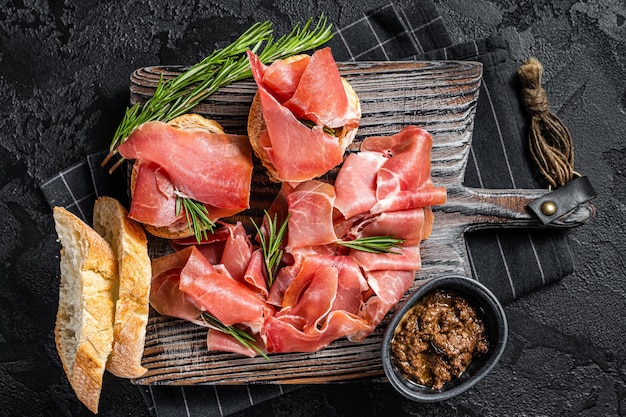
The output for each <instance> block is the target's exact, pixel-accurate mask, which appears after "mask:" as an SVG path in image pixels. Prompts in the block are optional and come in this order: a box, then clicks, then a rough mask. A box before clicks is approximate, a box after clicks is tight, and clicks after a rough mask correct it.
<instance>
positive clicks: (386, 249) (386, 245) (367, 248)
mask: <svg viewBox="0 0 626 417" xmlns="http://www.w3.org/2000/svg"><path fill="white" fill-rule="evenodd" d="M335 243H337V244H338V245H341V246H345V247H347V248H350V249H355V250H360V251H363V252H370V253H394V254H397V255H399V254H400V252H398V251H397V250H396V249H399V248H400V245H401V244H402V243H404V239H397V238H394V237H391V236H371V237H361V238H358V239H354V240H338V241H337V242H335Z"/></svg>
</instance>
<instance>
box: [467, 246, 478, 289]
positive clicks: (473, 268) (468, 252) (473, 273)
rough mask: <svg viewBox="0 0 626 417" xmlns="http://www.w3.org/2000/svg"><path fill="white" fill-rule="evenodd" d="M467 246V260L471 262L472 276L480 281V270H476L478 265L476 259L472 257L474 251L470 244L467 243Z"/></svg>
mask: <svg viewBox="0 0 626 417" xmlns="http://www.w3.org/2000/svg"><path fill="white" fill-rule="evenodd" d="M465 247H466V248H467V250H466V252H467V260H468V261H469V263H470V268H472V276H473V277H474V279H475V280H476V281H479V282H480V280H479V279H478V271H476V265H474V259H473V258H472V251H471V250H470V248H469V246H468V245H465Z"/></svg>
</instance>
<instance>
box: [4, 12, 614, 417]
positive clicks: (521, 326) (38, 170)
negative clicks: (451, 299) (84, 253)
mask: <svg viewBox="0 0 626 417" xmlns="http://www.w3.org/2000/svg"><path fill="white" fill-rule="evenodd" d="M386 2H387V1H386V0H349V1H344V2H333V1H324V0H299V1H293V0H288V1H278V0H261V1H252V0H239V1H223V0H214V1H199V0H194V1H180V2H178V1H168V2H165V1H149V0H136V1H127V2H121V1H119V2H111V1H109V2H100V1H95V0H88V1H42V0H30V1H27V0H15V1H6V0H2V1H0V144H1V147H0V224H1V225H2V226H1V227H2V229H1V233H0V262H1V265H0V274H1V275H0V317H1V321H0V415H1V416H83V415H84V416H88V415H90V413H89V412H88V411H86V409H85V408H84V407H83V406H82V405H81V404H80V403H79V402H78V401H77V400H76V399H75V397H74V394H73V393H72V391H71V389H70V388H69V384H68V383H67V381H66V379H65V376H64V375H63V372H62V369H61V366H60V361H59V359H58V357H57V354H56V351H55V347H54V340H53V334H52V329H53V327H54V318H55V314H56V308H57V299H58V295H57V291H58V279H59V278H58V259H57V257H58V245H57V243H56V241H55V239H56V235H55V233H54V228H53V222H52V218H51V211H50V208H49V207H48V206H47V204H46V202H45V200H44V198H43V195H42V194H41V192H40V190H39V187H38V184H39V183H40V182H41V181H42V180H44V179H46V178H48V177H49V176H51V175H53V174H55V173H56V172H58V171H60V170H62V169H64V168H66V167H67V166H69V165H70V164H72V163H74V162H76V161H78V160H80V159H82V158H84V157H85V156H86V155H87V154H89V153H91V152H94V151H96V150H99V149H101V148H103V147H105V146H106V145H107V144H108V142H109V140H110V137H111V136H112V134H113V132H114V130H115V127H116V125H117V123H118V122H119V121H120V119H121V116H122V114H123V111H124V109H125V106H126V104H127V102H128V99H129V93H128V85H129V76H130V73H131V72H132V71H133V70H134V69H136V68H138V67H143V66H147V65H156V64H191V63H194V62H196V61H198V60H199V59H201V58H202V57H203V56H205V55H206V54H207V53H208V52H210V51H211V50H213V49H214V48H216V47H219V46H223V45H224V44H225V43H227V42H228V41H229V40H232V39H233V38H234V37H235V36H236V35H238V34H240V33H241V32H242V31H243V30H245V29H246V28H247V27H248V26H250V25H251V24H252V23H253V22H255V21H258V20H265V19H270V20H272V21H273V22H274V23H275V26H276V30H277V32H279V33H283V32H284V31H286V30H287V29H288V28H291V27H292V26H293V24H294V23H295V22H296V21H302V20H304V19H306V18H307V17H310V16H317V15H318V14H319V13H320V12H322V11H323V12H325V13H327V14H328V15H329V16H332V19H333V20H334V21H335V22H336V23H337V24H339V25H342V24H345V23H347V22H350V21H351V20H353V19H354V18H355V17H357V16H358V15H359V13H361V12H362V11H365V10H367V9H370V8H373V7H376V6H378V5H382V4H385V3H386ZM397 3H398V4H410V2H408V1H398V2H397ZM436 4H437V6H438V8H439V11H440V13H441V15H442V16H443V18H444V20H445V22H446V25H447V26H448V29H449V31H450V33H451V35H452V36H453V38H454V39H455V40H457V41H462V40H467V39H473V38H474V39H477V38H482V37H486V36H490V35H494V34H501V35H504V36H505V37H506V38H507V40H508V41H509V43H510V45H511V47H512V54H513V57H514V58H515V59H517V60H519V61H520V62H521V61H522V60H524V59H526V58H528V57H530V56H535V57H537V58H538V59H539V60H540V61H542V62H543V64H544V67H545V74H544V86H545V87H546V89H547V90H548V93H549V96H550V103H551V107H552V108H553V109H554V110H555V111H556V113H557V114H558V115H559V116H560V117H561V118H562V119H563V120H564V121H565V123H566V124H567V125H568V126H569V128H570V130H571V132H572V135H573V137H574V144H575V156H576V169H577V170H578V171H579V172H581V173H583V174H586V175H588V176H589V177H590V178H591V180H592V182H593V184H594V186H595V188H596V191H597V192H598V194H599V195H598V197H597V198H596V200H595V204H596V206H597V208H598V215H597V218H596V219H595V220H593V222H592V223H590V224H588V225H586V226H583V227H580V228H577V229H575V230H571V231H570V232H568V237H569V239H570V242H571V247H572V250H573V252H574V255H575V258H576V269H577V271H576V273H575V275H573V276H570V277H567V278H565V279H563V280H562V281H560V282H559V283H557V284H555V285H552V286H549V287H547V288H545V289H542V290H540V291H537V292H535V293H533V294H531V295H528V296H525V297H524V298H522V299H520V300H518V301H516V302H515V303H513V304H511V305H509V306H508V307H507V308H506V312H507V314H508V318H509V323H510V335H509V344H508V346H507V349H506V352H505V354H504V356H503V358H502V360H501V362H500V363H499V365H498V366H497V367H496V368H495V369H494V371H493V372H492V373H491V374H490V375H489V376H488V377H487V378H486V379H485V380H484V381H483V382H482V383H481V384H479V385H478V386H477V387H476V388H475V389H473V390H471V391H470V392H468V393H466V394H465V395H463V396H461V397H459V398H457V399H454V400H451V401H448V402H446V403H443V404H436V405H420V404H415V403H411V402H409V401H406V400H403V399H402V398H400V397H399V395H398V394H396V393H395V392H393V391H392V389H391V388H390V387H389V386H388V385H384V384H383V385H380V384H379V385H377V384H347V385H342V386H337V385H333V386H330V387H327V386H313V387H310V388H306V389H302V390H298V391H296V392H294V393H291V394H287V395H285V396H283V397H282V398H280V399H277V400H274V401H271V402H269V403H265V404H261V405H258V406H256V407H255V408H252V409H250V410H248V411H246V412H244V413H241V414H239V415H240V416H264V415H276V416H318V415H319V416H321V415H323V416H348V415H359V416H379V415H390V416H392V415H393V416H401V415H406V416H427V415H428V416H464V415H469V416H504V415H531V416H612V415H621V414H624V415H626V335H625V333H626V324H625V323H624V316H625V312H626V267H625V265H624V260H623V257H622V256H623V253H624V252H625V250H626V239H625V238H624V228H625V226H624V225H625V224H626V213H625V212H626V205H625V204H626V162H625V158H626V83H625V80H626V4H625V3H624V0H558V1H550V0H536V1H531V0H522V1H521V2H520V1H519V0H491V1H490V0H476V1H468V0H437V1H436ZM100 415H102V416H138V417H143V416H148V415H149V414H148V411H147V409H146V408H145V405H144V403H143V400H142V398H141V396H140V394H139V391H138V389H137V388H136V387H135V386H133V385H131V384H130V383H129V382H127V381H125V380H120V379H117V378H115V377H112V376H111V375H109V374H107V376H106V377H105V387H104V390H103V394H102V399H101V407H100Z"/></svg>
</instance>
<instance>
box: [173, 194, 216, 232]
mask: <svg viewBox="0 0 626 417" xmlns="http://www.w3.org/2000/svg"><path fill="white" fill-rule="evenodd" d="M183 209H184V210H185V217H186V218H187V226H188V227H189V231H190V232H191V233H193V235H194V236H195V237H196V241H197V242H200V241H201V240H202V238H204V239H206V238H207V237H208V232H211V233H213V228H214V227H215V223H214V222H213V221H212V220H211V219H210V218H209V211H208V210H207V208H206V206H205V205H204V204H202V203H201V202H199V201H196V200H194V199H192V198H189V197H186V196H184V195H182V194H180V193H176V216H179V215H180V213H181V210H183Z"/></svg>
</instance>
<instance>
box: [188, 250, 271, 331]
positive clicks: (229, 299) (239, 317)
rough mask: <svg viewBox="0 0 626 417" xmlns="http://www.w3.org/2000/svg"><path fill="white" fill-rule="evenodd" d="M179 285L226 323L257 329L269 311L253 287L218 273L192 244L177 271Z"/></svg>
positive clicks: (195, 301)
mask: <svg viewBox="0 0 626 417" xmlns="http://www.w3.org/2000/svg"><path fill="white" fill-rule="evenodd" d="M179 288H180V289H181V291H184V292H185V293H187V294H188V295H189V296H190V297H191V298H192V299H193V300H194V303H195V304H196V305H197V306H198V307H199V308H200V309H201V310H202V311H207V312H209V313H210V314H211V315H212V316H214V317H215V318H217V319H218V320H219V321H221V322H222V323H223V324H224V325H226V326H231V325H234V324H242V325H245V326H247V327H250V328H251V329H252V330H253V331H255V332H258V331H259V330H260V328H261V325H262V324H263V320H264V318H265V317H266V316H269V315H270V314H272V311H271V308H270V307H269V306H268V305H267V304H266V303H265V302H264V301H263V300H262V299H261V298H259V297H258V296H257V295H256V293H255V292H254V291H252V290H251V289H250V288H248V287H246V286H245V285H243V284H242V283H240V282H238V281H235V280H234V279H232V278H231V277H228V276H226V275H224V274H221V273H219V272H218V271H217V270H216V269H215V267H213V265H211V264H210V263H209V262H208V261H207V260H206V258H205V257H204V256H202V254H201V253H200V252H199V251H198V250H197V249H196V248H195V247H193V246H192V247H191V254H190V255H189V258H188V260H187V263H186V264H185V267H184V268H183V269H182V271H181V273H180V285H179Z"/></svg>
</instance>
